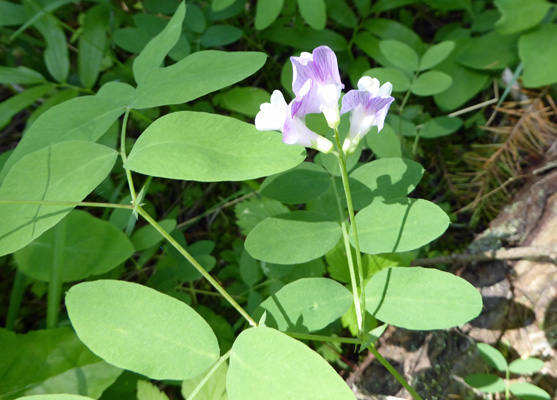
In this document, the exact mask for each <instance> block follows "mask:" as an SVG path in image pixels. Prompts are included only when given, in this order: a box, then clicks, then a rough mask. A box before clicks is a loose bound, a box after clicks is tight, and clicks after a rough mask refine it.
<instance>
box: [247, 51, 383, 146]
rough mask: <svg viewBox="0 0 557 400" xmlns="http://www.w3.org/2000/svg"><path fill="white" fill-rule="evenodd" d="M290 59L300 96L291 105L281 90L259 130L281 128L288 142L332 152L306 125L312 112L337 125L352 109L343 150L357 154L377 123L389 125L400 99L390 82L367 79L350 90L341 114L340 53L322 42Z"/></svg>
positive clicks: (266, 107) (258, 120) (260, 117)
mask: <svg viewBox="0 0 557 400" xmlns="http://www.w3.org/2000/svg"><path fill="white" fill-rule="evenodd" d="M290 60H291V61H292V66H293V72H294V73H293V79H292V90H293V91H294V94H295V95H296V98H295V99H294V100H292V101H291V102H290V104H287V103H286V101H285V100H284V96H283V95H282V93H281V92H280V91H278V90H275V91H274V92H273V94H272V95H271V102H270V103H264V104H262V105H261V111H259V113H258V114H257V116H256V117H255V127H256V128H257V129H258V130H261V131H266V130H280V131H282V136H283V137H282V141H283V142H284V143H286V144H297V145H301V146H304V147H311V148H313V149H316V150H319V151H321V152H323V153H330V152H331V151H332V150H333V144H332V143H331V141H330V140H328V139H326V138H324V137H323V136H321V135H318V134H317V133H315V132H313V131H312V130H310V129H309V128H308V127H307V126H306V123H305V118H306V115H308V114H315V113H323V115H324V116H325V119H326V120H327V124H328V125H329V127H331V128H332V129H337V127H338V124H339V123H340V115H341V114H344V113H347V112H350V130H349V132H348V136H347V138H346V140H345V142H344V143H343V145H342V150H343V152H344V153H345V154H351V153H353V152H354V151H355V149H356V147H357V146H358V144H359V143H360V141H361V140H362V138H363V137H364V135H365V134H366V133H367V132H369V130H370V129H371V128H372V127H373V126H377V129H378V131H380V130H381V129H382V128H383V124H384V121H385V117H386V116H387V112H388V111H389V106H390V105H391V103H392V102H393V100H394V98H393V97H391V91H392V88H393V86H392V85H391V84H390V83H388V82H387V83H385V84H384V85H383V86H380V85H379V81H378V80H377V79H375V78H370V77H368V76H365V77H363V78H361V79H360V81H359V82H358V90H350V91H349V92H348V93H346V95H345V96H344V97H343V98H342V107H341V109H340V112H339V107H338V101H339V98H340V95H341V92H342V89H344V85H343V84H342V82H341V81H340V74H339V71H338V63H337V58H336V55H335V53H334V52H333V51H332V50H331V49H330V48H329V47H327V46H320V47H318V48H316V49H315V50H314V51H313V53H312V54H310V53H305V52H304V53H302V54H301V55H300V57H291V58H290Z"/></svg>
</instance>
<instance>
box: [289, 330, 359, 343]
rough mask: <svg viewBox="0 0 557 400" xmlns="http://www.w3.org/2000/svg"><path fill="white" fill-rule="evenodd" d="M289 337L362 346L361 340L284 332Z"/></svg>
mask: <svg viewBox="0 0 557 400" xmlns="http://www.w3.org/2000/svg"><path fill="white" fill-rule="evenodd" d="M284 333H285V334H287V335H288V336H291V337H293V338H296V339H302V340H315V341H318V342H338V343H349V344H362V341H361V340H360V339H354V338H345V337H339V336H323V335H312V334H309V333H297V332H284Z"/></svg>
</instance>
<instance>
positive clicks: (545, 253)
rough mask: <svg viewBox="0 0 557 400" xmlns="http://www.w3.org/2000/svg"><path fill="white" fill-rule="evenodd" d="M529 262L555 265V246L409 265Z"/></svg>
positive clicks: (470, 255) (503, 250)
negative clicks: (499, 261)
mask: <svg viewBox="0 0 557 400" xmlns="http://www.w3.org/2000/svg"><path fill="white" fill-rule="evenodd" d="M521 259H525V260H530V261H538V262H549V263H553V264H557V244H554V245H546V246H528V247H513V248H510V249H505V248H501V249H496V250H488V251H483V252H480V253H464V254H451V255H448V256H440V257H431V258H418V259H416V260H414V261H412V263H411V264H410V265H413V266H418V265H419V266H426V265H436V264H457V263H460V264H463V263H471V262H480V261H489V260H521Z"/></svg>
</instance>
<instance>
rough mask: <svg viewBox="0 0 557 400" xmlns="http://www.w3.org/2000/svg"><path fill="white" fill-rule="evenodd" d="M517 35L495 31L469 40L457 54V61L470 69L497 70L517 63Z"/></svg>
mask: <svg viewBox="0 0 557 400" xmlns="http://www.w3.org/2000/svg"><path fill="white" fill-rule="evenodd" d="M517 40H518V36H517V35H501V34H499V33H497V32H495V31H493V32H489V33H487V34H486V35H483V36H481V37H477V38H473V39H471V40H470V41H469V42H468V43H467V44H466V45H464V47H463V48H462V50H461V51H460V52H459V53H458V56H457V61H458V62H459V63H461V64H462V65H465V66H467V67H470V68H477V69H487V70H498V69H504V68H507V67H511V66H513V65H515V64H517V63H518V56H517Z"/></svg>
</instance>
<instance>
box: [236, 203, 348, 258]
mask: <svg viewBox="0 0 557 400" xmlns="http://www.w3.org/2000/svg"><path fill="white" fill-rule="evenodd" d="M340 235H341V229H340V225H339V224H338V223H337V222H334V221H331V220H330V219H328V218H327V217H325V216H323V215H319V214H314V213H311V212H308V211H294V212H291V213H288V214H279V215H275V216H272V217H268V218H266V219H265V220H263V221H262V222H261V223H259V224H258V225H257V226H256V227H255V228H253V230H252V231H251V232H250V233H249V235H248V237H247V238H246V244H245V246H246V250H247V251H248V252H249V253H250V254H251V256H252V257H253V258H256V259H258V260H261V261H265V262H270V263H276V264H299V263H303V262H306V261H311V260H314V259H316V258H318V257H321V256H323V255H325V254H326V253H327V252H328V251H329V250H331V249H332V248H333V247H334V246H335V244H336V243H337V242H338V240H339V238H340Z"/></svg>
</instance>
